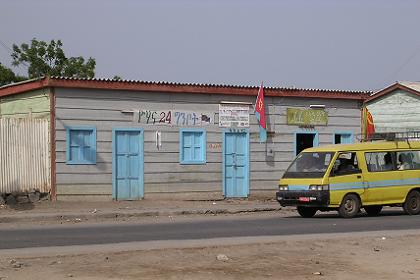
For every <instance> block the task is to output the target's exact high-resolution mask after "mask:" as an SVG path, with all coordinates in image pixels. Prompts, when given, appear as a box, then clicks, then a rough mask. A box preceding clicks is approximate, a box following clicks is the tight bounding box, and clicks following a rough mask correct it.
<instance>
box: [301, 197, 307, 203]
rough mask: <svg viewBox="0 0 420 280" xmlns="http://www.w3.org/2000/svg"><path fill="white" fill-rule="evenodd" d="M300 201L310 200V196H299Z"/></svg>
mask: <svg viewBox="0 0 420 280" xmlns="http://www.w3.org/2000/svg"><path fill="white" fill-rule="evenodd" d="M299 201H302V202H309V197H299Z"/></svg>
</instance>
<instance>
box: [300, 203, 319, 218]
mask: <svg viewBox="0 0 420 280" xmlns="http://www.w3.org/2000/svg"><path fill="white" fill-rule="evenodd" d="M297 211H298V213H299V215H300V216H302V217H303V218H312V217H313V216H314V215H315V213H316V212H317V211H318V209H317V208H314V207H304V206H298V207H297Z"/></svg>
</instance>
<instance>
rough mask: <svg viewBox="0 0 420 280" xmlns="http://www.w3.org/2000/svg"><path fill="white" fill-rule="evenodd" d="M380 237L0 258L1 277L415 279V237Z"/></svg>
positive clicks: (418, 248)
mask: <svg viewBox="0 0 420 280" xmlns="http://www.w3.org/2000/svg"><path fill="white" fill-rule="evenodd" d="M378 234H379V233H378ZM378 234H374V235H370V236H367V235H366V236H364V235H363V234H362V235H360V234H358V235H357V236H354V237H352V236H350V237H349V235H346V236H344V237H340V236H333V237H325V236H321V237H317V238H309V239H308V238H305V239H287V238H285V239H284V240H283V241H277V242H268V243H252V244H242V245H225V246H223V245H218V246H215V245H214V246H211V245H210V246H198V247H196V248H161V249H149V250H134V251H127V252H118V250H117V251H114V252H108V253H104V252H103V253H99V252H97V253H87V254H70V255H62V256H57V255H56V256H44V257H17V258H11V257H4V256H3V257H1V256H0V279H2V280H3V279H16V280H23V279H80V280H82V279H84V280H99V279H191V280H192V279H217V278H220V279H222V278H223V279H289V280H290V279H292V280H293V279H335V280H344V279H352V280H353V279H363V280H369V279H372V280H373V279H375V280H376V279H420V234H418V235H417V234H411V235H407V234H405V235H399V234H396V235H395V234H389V235H386V233H380V234H379V235H378ZM222 255H224V256H222ZM218 256H219V260H218V258H217V257H218ZM225 256H226V257H225Z"/></svg>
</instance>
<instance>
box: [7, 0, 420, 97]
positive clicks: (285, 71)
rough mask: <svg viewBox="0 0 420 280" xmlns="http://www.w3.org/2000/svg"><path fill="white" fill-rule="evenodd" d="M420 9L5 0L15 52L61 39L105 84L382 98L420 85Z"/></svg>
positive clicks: (321, 3)
mask: <svg viewBox="0 0 420 280" xmlns="http://www.w3.org/2000/svg"><path fill="white" fill-rule="evenodd" d="M419 12H420V1H417V0H307V1H304V0H284V1H282V0H276V1H275V0H254V1H251V0H241V1H240V0H211V1H210V0H132V1H131V0H118V1H117V0H115V1H110V0H72V1H64V0H37V1H33V0H1V1H0V62H1V63H2V64H4V65H6V66H7V67H10V68H12V70H14V71H15V72H17V73H20V74H26V69H25V68H24V67H23V66H22V67H19V68H15V67H13V66H12V65H11V58H10V50H9V48H11V47H12V45H13V44H18V45H20V44H21V43H25V42H26V43H29V42H30V40H31V39H32V38H36V39H38V40H44V41H50V40H52V39H55V40H57V39H61V40H62V42H63V44H64V50H65V53H66V55H67V56H83V57H85V58H88V57H93V58H95V59H96V63H97V64H96V77H97V78H112V77H114V76H115V75H118V76H120V77H122V78H123V79H132V80H143V81H165V82H180V83H200V84H204V83H209V84H224V85H245V86H258V85H259V84H260V83H261V82H263V83H264V86H270V87H297V88H319V89H343V90H373V91H376V90H379V89H381V88H384V87H386V86H389V85H391V84H393V83H394V82H395V81H420V36H419V30H418V29H419V27H420V16H419Z"/></svg>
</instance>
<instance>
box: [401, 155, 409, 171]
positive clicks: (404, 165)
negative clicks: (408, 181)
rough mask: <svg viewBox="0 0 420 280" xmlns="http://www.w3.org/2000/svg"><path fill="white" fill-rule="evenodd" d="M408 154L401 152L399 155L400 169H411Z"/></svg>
mask: <svg viewBox="0 0 420 280" xmlns="http://www.w3.org/2000/svg"><path fill="white" fill-rule="evenodd" d="M407 157H408V156H407V155H406V154H400V155H399V156H398V161H399V162H400V164H399V165H398V170H406V169H410V164H409V163H408V158H407Z"/></svg>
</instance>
